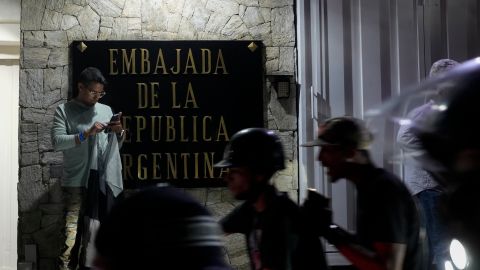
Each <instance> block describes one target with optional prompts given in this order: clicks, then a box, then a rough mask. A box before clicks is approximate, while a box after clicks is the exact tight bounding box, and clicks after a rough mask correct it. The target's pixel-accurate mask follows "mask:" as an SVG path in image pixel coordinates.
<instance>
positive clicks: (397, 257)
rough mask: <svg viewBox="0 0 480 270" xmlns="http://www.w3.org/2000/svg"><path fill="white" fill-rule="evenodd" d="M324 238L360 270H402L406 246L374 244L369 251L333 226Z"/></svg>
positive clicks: (387, 243) (383, 243)
mask: <svg viewBox="0 0 480 270" xmlns="http://www.w3.org/2000/svg"><path fill="white" fill-rule="evenodd" d="M324 237H325V238H326V239H327V240H328V241H329V242H330V243H331V244H333V245H335V247H336V248H337V249H338V250H339V251H340V253H342V254H343V255H344V256H345V257H346V258H347V259H348V260H349V261H350V262H351V263H352V264H353V265H354V266H355V267H357V268H358V269H360V270H367V269H368V270H401V269H403V261H404V259H405V254H406V248H407V247H406V244H403V243H389V242H374V243H373V245H372V248H371V249H369V248H366V247H364V246H362V245H360V244H358V243H356V242H355V241H353V240H352V239H354V237H353V235H351V234H350V233H348V232H346V231H345V230H343V229H342V228H340V227H338V226H335V225H333V226H332V227H331V229H330V230H329V232H328V233H326V234H325V235H324Z"/></svg>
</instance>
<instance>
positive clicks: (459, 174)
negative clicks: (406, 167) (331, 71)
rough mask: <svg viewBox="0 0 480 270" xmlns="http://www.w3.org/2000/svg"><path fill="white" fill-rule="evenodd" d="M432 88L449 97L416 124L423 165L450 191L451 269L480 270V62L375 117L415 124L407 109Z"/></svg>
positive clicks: (446, 195) (446, 204) (446, 198)
mask: <svg viewBox="0 0 480 270" xmlns="http://www.w3.org/2000/svg"><path fill="white" fill-rule="evenodd" d="M431 89H437V91H438V90H440V91H442V92H444V93H446V95H445V97H444V98H443V99H442V100H441V102H439V103H436V104H433V105H432V107H431V113H429V115H428V117H425V118H424V119H422V121H420V122H414V123H415V125H414V126H413V132H414V134H415V135H416V136H417V137H418V138H419V140H420V143H421V146H422V147H421V151H422V152H423V153H425V155H424V157H423V159H422V166H423V167H424V168H425V169H426V170H428V171H429V172H431V173H432V175H434V177H435V179H436V180H437V181H438V182H439V183H440V184H441V185H442V186H443V187H444V192H443V193H442V198H441V201H440V202H441V203H440V205H441V210H442V213H443V214H444V216H445V220H446V222H447V223H446V224H447V228H448V234H449V236H450V237H451V239H450V240H451V242H450V248H449V251H450V260H448V261H446V262H445V267H446V269H480V262H479V261H480V229H479V228H480V207H479V206H480V125H479V124H478V122H479V117H480V58H475V59H472V60H470V61H467V62H464V63H462V64H460V65H458V66H456V67H455V68H453V69H452V70H450V71H448V72H446V73H443V74H442V75H441V76H439V77H436V78H431V79H429V80H426V81H425V82H423V83H421V84H420V85H418V86H417V87H415V89H412V91H409V92H406V93H405V94H404V95H402V96H399V97H396V98H394V99H392V100H390V101H389V102H387V103H385V104H383V105H382V106H381V107H379V108H376V109H375V111H376V112H378V113H375V111H372V113H371V116H370V117H380V118H383V119H386V120H392V119H402V118H404V119H403V120H404V121H403V122H406V121H407V122H408V121H409V120H410V121H411V120H412V119H409V118H408V117H406V118H405V117H404V116H403V115H402V108H404V107H405V104H408V103H409V102H410V100H412V99H415V98H416V97H417V96H419V94H418V93H423V94H425V93H428V92H430V91H431ZM454 266H455V268H454Z"/></svg>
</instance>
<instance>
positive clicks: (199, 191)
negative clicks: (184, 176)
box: [185, 188, 207, 205]
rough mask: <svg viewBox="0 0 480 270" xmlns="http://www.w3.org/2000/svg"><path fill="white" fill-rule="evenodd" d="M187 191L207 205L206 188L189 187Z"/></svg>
mask: <svg viewBox="0 0 480 270" xmlns="http://www.w3.org/2000/svg"><path fill="white" fill-rule="evenodd" d="M185 192H187V193H188V194H190V195H191V196H192V197H193V198H195V199H196V200H197V201H198V202H199V203H200V204H202V205H205V202H206V201H207V189H206V188H187V189H185Z"/></svg>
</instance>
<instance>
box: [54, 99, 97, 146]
mask: <svg viewBox="0 0 480 270" xmlns="http://www.w3.org/2000/svg"><path fill="white" fill-rule="evenodd" d="M62 108H63V107H61V106H59V107H57V109H56V110H55V114H54V117H53V126H52V145H53V149H54V150H55V151H63V150H67V149H71V148H73V147H75V146H76V145H78V144H80V143H82V142H83V141H85V140H86V139H87V138H88V137H89V136H91V135H94V134H96V133H98V132H101V131H102V130H103V129H104V128H105V125H104V124H102V123H100V122H95V123H93V125H92V126H91V127H90V128H88V129H87V130H85V131H81V132H78V133H75V134H69V133H68V125H69V124H68V117H67V114H66V113H65V111H64V110H63V109H62Z"/></svg>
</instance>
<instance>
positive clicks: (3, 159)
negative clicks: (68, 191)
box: [0, 0, 20, 270]
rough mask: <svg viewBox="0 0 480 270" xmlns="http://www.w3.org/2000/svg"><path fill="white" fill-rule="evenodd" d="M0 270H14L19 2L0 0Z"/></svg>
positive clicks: (16, 215) (15, 251)
mask: <svg viewBox="0 0 480 270" xmlns="http://www.w3.org/2000/svg"><path fill="white" fill-rule="evenodd" d="M0 7H1V8H0V85H1V91H2V98H0V108H1V110H0V123H2V132H0V142H2V143H1V144H0V173H1V175H2V177H1V178H0V270H7V269H8V270H9V269H17V220H18V202H17V183H18V123H19V119H18V103H19V97H18V93H19V55H20V53H19V52H20V0H0Z"/></svg>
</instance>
